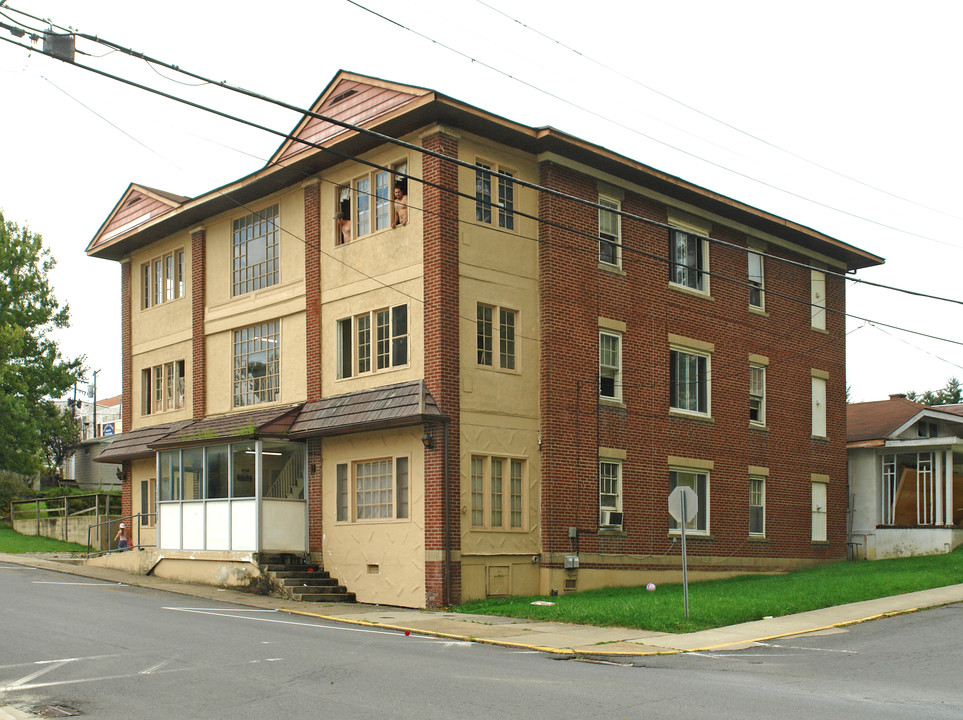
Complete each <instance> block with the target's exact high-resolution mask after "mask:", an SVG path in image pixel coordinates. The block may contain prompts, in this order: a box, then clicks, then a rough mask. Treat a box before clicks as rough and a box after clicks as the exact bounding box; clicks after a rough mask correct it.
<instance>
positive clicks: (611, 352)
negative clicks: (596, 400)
mask: <svg viewBox="0 0 963 720" xmlns="http://www.w3.org/2000/svg"><path fill="white" fill-rule="evenodd" d="M599 397H603V398H609V399H611V400H621V399H622V337H621V336H620V335H615V334H613V333H607V332H600V333H599Z"/></svg>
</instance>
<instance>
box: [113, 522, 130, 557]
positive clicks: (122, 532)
mask: <svg viewBox="0 0 963 720" xmlns="http://www.w3.org/2000/svg"><path fill="white" fill-rule="evenodd" d="M114 542H115V543H117V549H118V550H120V551H121V552H123V551H124V550H126V549H127V548H129V547H130V540H129V539H128V537H127V528H126V527H124V523H121V524H120V527H119V528H117V534H116V535H114Z"/></svg>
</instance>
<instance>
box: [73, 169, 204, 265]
mask: <svg viewBox="0 0 963 720" xmlns="http://www.w3.org/2000/svg"><path fill="white" fill-rule="evenodd" d="M188 200H190V198H188V197H184V196H183V195H175V194H173V193H169V192H165V191H164V190H157V189H155V188H150V187H147V186H146V185H137V184H135V183H131V184H130V185H128V186H127V190H125V191H124V194H123V195H121V197H120V200H118V201H117V204H116V205H114V209H113V210H111V211H110V214H109V215H108V216H107V219H106V220H104V223H103V224H102V225H101V226H100V228H99V229H98V230H97V232H96V233H95V234H94V237H93V238H92V239H91V241H90V244H88V245H87V252H88V253H90V252H91V251H92V250H94V249H95V248H97V247H98V246H100V245H104V244H106V243H109V242H110V241H111V240H112V239H114V238H115V237H117V236H119V235H123V234H125V233H128V232H130V231H131V230H134V229H135V228H138V227H140V226H141V225H143V224H144V223H147V222H150V221H151V220H156V219H157V218H158V217H160V216H162V215H166V214H167V213H169V212H171V211H172V210H175V209H176V208H178V207H180V206H181V205H182V204H183V203H185V202H186V201H188Z"/></svg>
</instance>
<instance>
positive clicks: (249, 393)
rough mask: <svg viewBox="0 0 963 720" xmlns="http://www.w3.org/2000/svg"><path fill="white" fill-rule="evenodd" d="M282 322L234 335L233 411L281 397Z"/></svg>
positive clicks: (265, 324)
mask: <svg viewBox="0 0 963 720" xmlns="http://www.w3.org/2000/svg"><path fill="white" fill-rule="evenodd" d="M280 343H281V322H280V321H279V320H272V321H270V322H266V323H261V324H260V325H252V326H251V327H246V328H242V329H240V330H235V331H234V407H244V406H246V405H257V404H260V403H267V402H274V401H275V400H279V399H280V397H281V344H280Z"/></svg>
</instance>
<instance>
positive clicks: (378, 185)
mask: <svg viewBox="0 0 963 720" xmlns="http://www.w3.org/2000/svg"><path fill="white" fill-rule="evenodd" d="M407 172H408V164H407V162H400V163H395V164H393V165H391V166H390V167H388V168H385V169H374V170H372V171H371V172H369V173H367V174H365V175H362V176H361V177H356V178H355V179H354V180H352V181H351V182H350V183H348V184H345V185H342V186H339V187H338V188H337V191H336V192H337V196H336V202H337V205H338V216H339V217H338V218H337V220H338V226H337V227H336V229H335V244H336V245H342V244H344V243H346V242H348V241H349V240H351V239H352V238H360V237H364V236H365V235H370V234H372V233H375V232H379V231H381V230H387V229H388V228H390V227H391V221H392V217H393V216H394V211H395V210H394V202H395V197H394V191H395V188H400V189H401V191H402V195H407V194H408V178H407V176H406V173H407ZM342 222H344V223H346V225H345V227H344V228H342V227H341V226H340V225H341V223H342Z"/></svg>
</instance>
